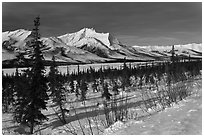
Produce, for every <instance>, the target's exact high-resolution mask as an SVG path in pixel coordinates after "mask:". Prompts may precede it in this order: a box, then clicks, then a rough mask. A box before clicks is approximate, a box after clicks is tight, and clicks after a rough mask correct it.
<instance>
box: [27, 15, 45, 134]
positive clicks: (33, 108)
mask: <svg viewBox="0 0 204 137" xmlns="http://www.w3.org/2000/svg"><path fill="white" fill-rule="evenodd" d="M34 26H35V28H34V29H33V32H32V38H33V39H32V41H31V48H32V49H33V51H32V52H31V53H32V54H31V55H30V56H31V60H32V68H31V72H30V73H29V81H30V87H29V91H28V98H27V102H28V104H27V106H26V110H25V111H24V113H25V115H24V117H23V119H24V121H25V122H27V123H28V124H29V125H30V134H33V130H34V125H36V124H40V123H41V122H42V121H43V120H46V119H47V117H46V116H45V115H44V114H42V112H41V110H43V109H46V108H47V107H46V104H47V102H46V101H47V100H48V95H47V88H48V87H47V84H46V83H47V79H46V77H45V67H44V64H43V61H44V57H43V54H42V48H43V47H44V45H43V44H42V42H41V41H40V40H39V39H40V34H39V26H40V17H36V19H35V20H34Z"/></svg>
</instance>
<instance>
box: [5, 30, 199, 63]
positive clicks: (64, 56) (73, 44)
mask: <svg viewBox="0 0 204 137" xmlns="http://www.w3.org/2000/svg"><path fill="white" fill-rule="evenodd" d="M31 33H32V31H29V30H25V29H18V30H15V31H6V32H3V33H2V60H3V61H8V60H12V59H15V56H16V55H17V54H18V53H19V52H23V53H26V52H27V51H29V50H30V48H29V44H30V37H31ZM40 41H42V43H43V44H44V45H45V51H44V52H43V54H44V56H45V59H46V60H51V58H52V56H53V55H55V56H56V59H57V61H61V62H65V63H66V62H67V63H98V62H108V61H117V60H123V59H124V58H126V60H131V61H149V60H158V59H161V60H162V59H169V58H170V56H171V54H170V51H171V49H172V46H132V47H131V46H126V45H123V44H122V43H121V42H120V41H119V40H118V39H117V38H116V37H114V36H113V35H112V34H110V33H98V32H96V31H95V30H94V29H93V28H83V29H81V30H79V31H77V32H74V33H67V34H64V35H60V36H53V37H41V39H40ZM174 47H175V50H176V52H177V53H176V54H178V55H179V56H182V57H188V56H189V55H190V56H191V57H193V58H202V44H196V43H192V44H185V45H175V46H174ZM188 54H189V55H188ZM25 57H26V56H25Z"/></svg>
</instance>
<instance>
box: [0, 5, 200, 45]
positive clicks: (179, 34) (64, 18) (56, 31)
mask: <svg viewBox="0 0 204 137" xmlns="http://www.w3.org/2000/svg"><path fill="white" fill-rule="evenodd" d="M37 15H40V16H41V33H42V36H57V35H62V34H65V33H69V32H76V31H78V30H79V29H81V28H84V27H93V28H95V29H96V31H98V32H110V33H113V34H114V35H115V36H116V37H119V39H120V40H121V41H122V42H124V43H126V44H128V45H138V44H141V45H144V44H148V45H151V44H152V45H157V44H159V45H161V44H163V45H168V44H179V43H181V42H182V43H189V42H197V43H200V42H201V37H202V36H201V34H202V3H201V2H200V3H198V2H197V3H196V2H195V3H190V2H183V3H178V2H175V3H169V2H165V3H159V2H154V3H150V2H145V3H142V2H140V3H139V2H134V3H129V2H121V3H119V2H117V3H114V2H112V3H105V2H103V3H99V2H96V3H90V2H87V3H82V2H77V3H70V2H67V3H62V2H59V3H49V2H44V3H39V2H38V3H31V2H28V3H22V2H18V3H12V2H9V3H7V2H3V4H2V27H3V28H2V30H3V31H6V30H15V29H19V28H25V29H32V25H33V23H32V22H33V19H34V17H35V16H37Z"/></svg>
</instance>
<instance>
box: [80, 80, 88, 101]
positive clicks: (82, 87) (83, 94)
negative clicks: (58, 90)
mask: <svg viewBox="0 0 204 137" xmlns="http://www.w3.org/2000/svg"><path fill="white" fill-rule="evenodd" d="M80 90H81V100H82V101H84V100H86V94H87V90H88V85H87V83H86V81H85V80H84V79H83V78H82V80H81V83H80Z"/></svg>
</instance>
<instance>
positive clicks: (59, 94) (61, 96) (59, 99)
mask: <svg viewBox="0 0 204 137" xmlns="http://www.w3.org/2000/svg"><path fill="white" fill-rule="evenodd" d="M48 80H49V85H50V90H51V96H52V97H53V102H55V103H56V105H57V106H58V107H59V111H60V113H61V116H59V119H60V121H61V122H62V123H63V124H66V119H65V109H64V107H63V104H64V102H65V101H66V98H65V93H64V91H65V89H64V87H63V79H62V78H61V77H60V74H59V71H58V70H57V66H56V62H55V57H54V56H53V58H52V65H51V67H50V72H49V77H48Z"/></svg>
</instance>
